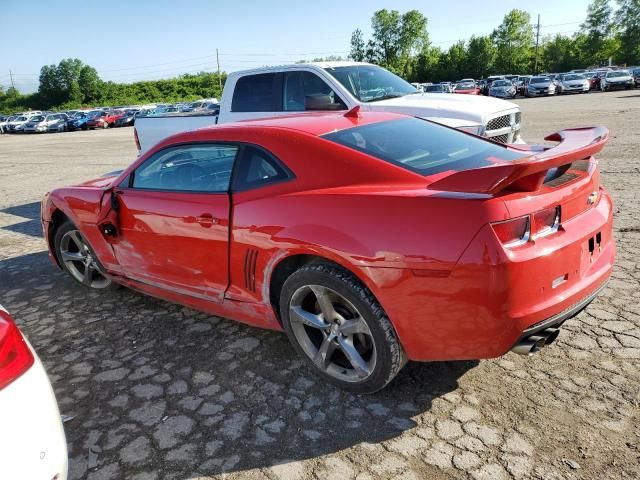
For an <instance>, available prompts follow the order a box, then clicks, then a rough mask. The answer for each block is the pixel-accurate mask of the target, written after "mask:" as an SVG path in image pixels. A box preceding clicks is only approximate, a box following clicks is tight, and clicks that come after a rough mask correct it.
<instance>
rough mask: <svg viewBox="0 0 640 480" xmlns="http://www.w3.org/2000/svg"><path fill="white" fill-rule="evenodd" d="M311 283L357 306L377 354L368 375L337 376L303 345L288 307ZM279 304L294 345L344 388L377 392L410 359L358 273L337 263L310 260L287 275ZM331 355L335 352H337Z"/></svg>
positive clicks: (324, 375) (322, 374)
mask: <svg viewBox="0 0 640 480" xmlns="http://www.w3.org/2000/svg"><path fill="white" fill-rule="evenodd" d="M310 285H313V286H321V287H323V288H326V289H328V290H330V291H333V293H337V294H338V295H340V296H342V297H343V298H344V299H346V300H347V301H348V302H350V304H351V305H352V306H353V307H355V309H356V310H357V313H358V314H359V318H360V319H361V320H364V322H365V323H366V326H367V327H368V329H369V333H370V334H371V335H370V337H369V338H370V339H371V340H372V343H373V345H374V349H373V352H374V353H373V354H372V355H375V361H374V365H375V366H374V367H373V368H372V369H371V372H370V373H369V374H368V376H367V377H366V378H364V379H362V380H357V381H353V380H351V381H346V380H342V379H340V378H336V377H335V376H332V374H330V373H328V370H329V369H326V371H325V370H323V369H322V368H321V367H320V366H318V365H316V363H314V361H313V360H312V358H311V357H310V356H309V355H308V354H307V353H306V352H305V350H304V348H303V347H302V346H301V344H300V341H299V340H298V337H297V336H296V334H295V332H294V329H293V327H292V324H291V319H290V314H289V308H290V305H291V302H292V297H293V295H294V293H296V292H298V291H300V290H301V289H304V288H307V287H308V286H310ZM279 306H280V313H281V318H282V323H283V326H284V329H285V332H286V333H287V336H288V337H289V341H290V342H291V344H292V345H293V347H294V349H295V350H296V351H297V352H298V354H299V355H300V356H301V357H302V358H303V359H304V360H305V361H306V362H307V364H308V365H309V366H310V367H311V369H312V370H314V372H316V373H317V374H318V375H320V377H322V378H323V379H324V380H326V381H328V382H329V383H331V384H333V385H335V386H337V387H339V388H341V389H343V390H346V391H349V392H353V393H358V394H367V393H374V392H376V391H378V390H380V389H382V388H384V387H385V386H386V385H387V384H388V383H389V382H390V381H391V380H393V378H394V377H395V376H396V375H397V374H398V372H399V371H400V370H401V369H402V367H403V366H404V365H405V364H406V363H407V357H406V355H405V353H404V350H403V349H402V346H401V345H400V342H399V340H398V337H397V335H396V332H395V330H394V328H393V325H391V322H390V321H389V319H388V318H387V315H386V313H385V312H384V310H383V309H382V307H381V306H380V304H379V303H378V302H377V300H376V299H375V298H374V296H373V294H372V293H371V292H370V291H369V290H368V289H367V288H366V287H364V286H363V285H362V283H361V282H360V281H359V280H358V279H357V278H356V277H354V276H353V275H352V274H350V273H349V272H347V271H345V270H343V269H342V268H340V267H338V266H336V265H332V264H325V263H319V264H309V265H304V266H302V267H301V268H299V269H298V270H296V271H295V272H294V273H293V274H291V276H289V278H287V280H286V281H285V283H284V285H283V287H282V292H281V294H280V304H279ZM336 308H337V307H336ZM367 335H368V334H367ZM335 348H339V347H335ZM333 351H334V350H332V352H333ZM335 351H337V350H335ZM331 355H334V356H335V354H334V353H332V354H331ZM331 358H334V357H331ZM338 368H342V367H338ZM353 371H355V369H353ZM344 372H346V370H345V371H344ZM344 372H343V373H344Z"/></svg>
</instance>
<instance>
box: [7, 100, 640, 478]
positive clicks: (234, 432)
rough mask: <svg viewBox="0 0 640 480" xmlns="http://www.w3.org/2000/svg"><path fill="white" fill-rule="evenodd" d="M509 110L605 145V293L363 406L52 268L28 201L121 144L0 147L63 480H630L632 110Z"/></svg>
mask: <svg viewBox="0 0 640 480" xmlns="http://www.w3.org/2000/svg"><path fill="white" fill-rule="evenodd" d="M517 103H519V104H520V105H521V106H522V109H523V118H524V123H525V127H524V131H523V134H524V136H525V138H526V139H527V140H528V141H541V140H542V137H543V136H544V134H546V133H550V132H552V131H554V130H555V129H559V128H561V127H568V126H576V125H585V124H604V125H607V126H608V127H609V128H610V129H611V132H612V136H613V138H612V140H611V142H610V144H609V146H608V147H607V148H606V150H605V151H604V152H603V154H602V155H601V156H600V159H601V163H600V166H601V169H602V172H603V175H602V177H603V181H604V183H605V185H606V186H607V187H608V188H609V189H610V190H611V191H612V192H613V195H614V198H615V201H616V219H615V230H616V233H615V234H616V238H617V242H618V260H617V265H616V268H615V272H614V275H613V279H612V281H611V282H610V283H609V287H608V288H607V289H606V290H605V291H604V293H603V295H602V296H601V297H600V298H598V299H597V300H596V301H595V302H594V303H592V304H591V306H589V308H588V309H587V310H586V311H585V312H583V313H581V314H580V315H579V316H578V317H577V318H575V319H573V320H571V321H569V322H568V323H567V324H566V325H565V327H564V328H563V332H562V333H561V335H560V337H559V340H558V341H557V342H556V343H555V344H554V345H553V346H551V347H548V348H546V349H545V350H544V351H543V352H542V353H541V354H538V355H535V356H533V357H531V358H523V357H520V356H517V355H514V354H511V353H510V354H507V355H506V356H504V357H503V358H499V359H495V360H487V361H481V362H449V363H438V364H410V365H408V366H407V367H406V368H405V369H404V370H403V371H402V372H401V374H400V375H399V376H398V377H397V379H396V380H394V381H393V382H392V384H391V385H390V386H389V387H387V389H385V390H384V391H383V392H381V393H379V394H376V395H374V396H367V397H356V396H352V395H348V394H345V393H342V392H341V391H338V390H336V389H334V388H332V387H330V386H328V385H326V384H324V383H318V382H316V379H315V377H314V376H313V375H312V374H311V373H310V372H309V371H308V370H307V369H306V368H305V367H304V366H303V364H302V363H301V362H300V361H299V360H298V359H297V358H296V357H295V356H294V354H293V351H292V349H291V348H290V347H289V345H288V343H287V340H286V338H285V337H284V335H282V334H278V333H274V332H266V331H260V330H256V329H252V328H248V327H245V326H243V325H240V324H237V323H233V322H231V321H227V320H224V319H220V318H211V317H207V316H206V315H203V314H200V313H197V312H194V311H192V310H189V309H186V308H182V307H180V306H176V305H172V304H169V303H166V302H163V301H160V300H155V299H152V298H149V297H145V296H142V295H140V294H138V293H135V292H133V291H129V290H127V289H120V290H119V291H117V292H115V293H108V294H105V293H96V292H88V291H87V290H85V289H84V288H82V287H80V286H78V285H76V284H74V283H73V282H72V281H71V280H70V279H69V278H67V277H65V276H64V275H62V274H61V273H59V272H58V271H57V270H56V269H54V268H53V267H52V266H51V264H50V263H49V261H48V259H47V256H46V253H45V252H44V242H43V241H42V239H41V238H40V226H39V221H38V208H39V204H38V202H39V200H40V198H41V197H42V194H43V193H44V192H45V191H47V190H48V189H50V188H53V187H56V186H60V185H63V184H68V183H72V182H78V181H81V180H83V179H87V178H91V177H94V176H97V175H100V174H102V173H105V172H107V171H110V170H114V169H118V168H121V167H123V166H125V165H127V164H128V163H129V162H130V161H131V160H132V159H133V158H134V157H135V153H136V152H135V147H134V145H133V139H132V135H133V132H132V129H119V130H107V131H95V132H73V133H64V134H50V135H31V136H7V135H5V136H0V303H2V304H4V305H5V306H6V307H7V309H8V310H9V311H10V312H12V313H13V314H14V316H15V318H16V319H17V321H18V323H19V324H20V326H21V327H22V329H23V330H24V331H25V332H26V333H27V335H28V336H29V338H30V340H31V342H32V343H33V345H34V346H35V348H36V349H37V350H38V351H39V353H40V355H41V357H42V360H43V361H44V363H45V365H46V367H47V369H48V372H49V374H50V376H51V380H52V381H53V384H54V388H55V391H56V394H57V397H58V401H59V403H60V408H61V411H62V413H63V414H65V415H70V416H73V419H72V420H70V421H69V422H67V423H66V424H65V429H66V433H67V440H68V442H69V456H70V478H71V479H81V478H87V479H92V480H95V479H112V478H127V479H136V480H142V479H146V480H150V479H159V478H171V479H174V478H175V479H186V478H194V477H199V476H202V477H219V476H226V478H255V479H266V478H268V479H276V478H282V479H297V478H318V479H327V478H339V479H342V478H357V479H358V480H364V479H370V478H394V477H397V478H428V479H432V478H433V479H439V478H474V479H487V480H494V479H495V480H499V479H503V478H504V479H507V478H516V479H520V478H540V479H562V478H570V479H579V478H583V479H592V478H606V479H610V478H628V479H637V478H640V408H639V406H640V267H639V264H638V258H640V195H639V193H638V192H639V191H640V188H639V187H640V181H639V179H640V168H639V163H638V162H639V160H638V152H640V129H639V128H638V117H639V115H640V94H639V92H638V91H632V92H612V93H607V94H590V95H579V96H571V97H560V98H539V99H523V100H518V101H517ZM0 429H1V428H0Z"/></svg>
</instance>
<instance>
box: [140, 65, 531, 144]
mask: <svg viewBox="0 0 640 480" xmlns="http://www.w3.org/2000/svg"><path fill="white" fill-rule="evenodd" d="M355 106H359V107H360V108H361V109H362V110H363V111H367V110H368V111H387V112H395V113H404V114H408V115H413V116H415V117H421V118H426V119H428V120H433V121H435V122H439V123H442V124H444V125H448V126H450V127H454V128H459V129H462V130H465V131H468V132H471V133H474V134H477V135H484V136H486V137H490V138H492V139H494V140H495V141H497V142H501V143H520V142H521V140H520V120H521V113H520V108H519V107H518V106H517V105H516V104H514V103H511V102H507V101H505V100H499V99H496V98H492V97H482V96H475V95H455V94H439V93H422V92H419V91H418V90H416V88H414V87H413V86H411V84H409V83H408V82H405V81H404V80H403V79H401V78H400V77H398V76H396V75H394V74H393V73H391V72H389V71H388V70H385V69H384V68H381V67H378V66H375V65H371V64H368V63H359V62H321V63H301V64H294V65H286V66H280V67H263V68H259V69H255V70H246V71H242V72H234V73H231V74H230V75H229V76H228V77H227V81H226V83H225V86H224V90H223V92H222V99H221V102H220V111H219V113H218V114H216V115H189V114H182V115H180V114H169V115H165V116H150V117H140V118H138V119H137V120H136V123H135V138H136V143H137V144H138V149H139V150H140V153H144V152H145V151H147V150H148V149H150V148H151V147H153V146H154V145H155V144H157V143H158V142H160V141H161V140H164V139H165V138H167V137H169V136H170V135H173V134H175V133H179V132H185V131H189V130H194V129H196V128H200V127H206V126H211V125H215V124H217V123H228V122H237V121H241V120H250V119H255V118H261V117H273V116H282V115H291V114H299V113H300V112H302V111H323V110H332V111H336V110H345V111H347V110H350V109H352V108H353V107H355Z"/></svg>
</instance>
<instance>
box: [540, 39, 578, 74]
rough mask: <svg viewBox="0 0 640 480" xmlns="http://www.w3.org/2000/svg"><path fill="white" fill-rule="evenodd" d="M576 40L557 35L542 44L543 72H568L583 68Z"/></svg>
mask: <svg viewBox="0 0 640 480" xmlns="http://www.w3.org/2000/svg"><path fill="white" fill-rule="evenodd" d="M577 46H578V43H577V42H576V39H575V38H571V37H567V36H565V35H561V34H557V35H555V36H554V37H552V38H548V39H545V40H544V41H543V42H542V70H544V71H547V72H566V71H569V70H572V69H574V68H578V67H581V66H582V61H581V59H580V52H579V51H578V48H577Z"/></svg>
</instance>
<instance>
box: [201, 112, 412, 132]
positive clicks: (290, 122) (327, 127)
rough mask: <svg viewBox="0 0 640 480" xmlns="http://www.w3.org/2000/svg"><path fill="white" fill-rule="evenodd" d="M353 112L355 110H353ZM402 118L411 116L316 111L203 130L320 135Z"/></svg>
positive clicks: (385, 113)
mask: <svg viewBox="0 0 640 480" xmlns="http://www.w3.org/2000/svg"><path fill="white" fill-rule="evenodd" d="M351 112H353V110H352V111H351ZM401 118H409V117H408V116H407V115H401V114H396V113H388V112H358V113H357V114H349V115H345V112H340V113H333V112H314V113H301V114H297V115H288V116H283V117H270V118H262V119H257V120H245V121H242V122H235V123H226V124H221V125H215V126H211V127H204V128H203V130H207V129H213V130H215V131H220V130H221V129H225V128H229V129H236V128H250V127H270V128H282V129H287V130H297V131H299V132H303V133H308V134H310V135H315V136H320V135H324V134H326V133H330V132H337V131H340V130H346V129H347V128H353V127H359V126H362V125H368V124H371V123H378V122H384V121H388V120H398V119H401Z"/></svg>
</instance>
